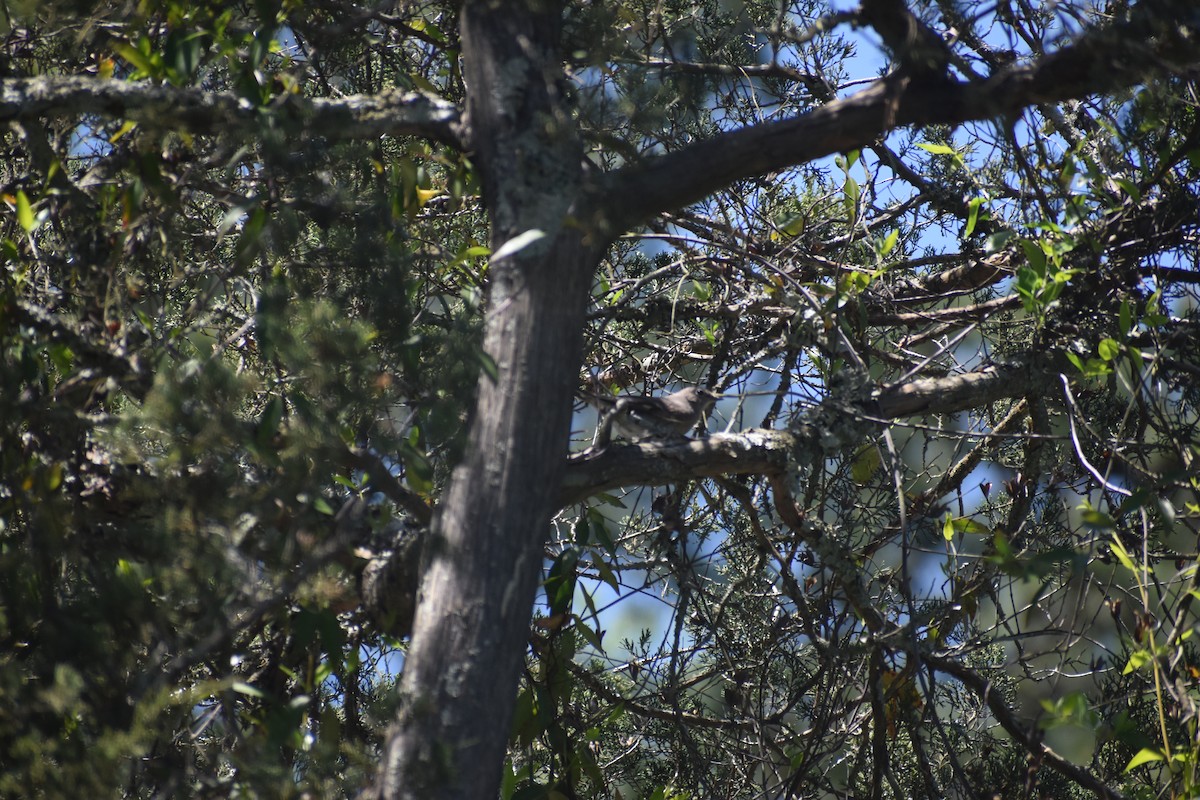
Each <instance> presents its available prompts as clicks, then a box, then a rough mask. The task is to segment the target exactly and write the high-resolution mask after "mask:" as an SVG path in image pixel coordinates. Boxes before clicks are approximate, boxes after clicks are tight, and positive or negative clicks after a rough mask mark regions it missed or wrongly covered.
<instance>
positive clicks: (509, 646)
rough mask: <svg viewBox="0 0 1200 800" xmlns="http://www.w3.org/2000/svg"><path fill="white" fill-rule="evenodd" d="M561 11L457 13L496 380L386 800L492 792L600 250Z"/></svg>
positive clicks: (415, 661)
mask: <svg viewBox="0 0 1200 800" xmlns="http://www.w3.org/2000/svg"><path fill="white" fill-rule="evenodd" d="M558 13H559V10H558V8H557V4H555V3H538V2H536V0H526V2H518V3H508V4H502V3H496V2H488V1H487V0H482V1H481V2H474V3H470V2H469V3H466V4H465V5H464V7H463V12H462V26H461V31H462V39H463V53H464V70H465V72H464V78H465V80H466V83H467V87H468V100H467V136H468V141H469V143H470V144H471V146H472V158H473V160H474V162H475V165H476V168H477V169H479V170H480V171H481V173H482V181H483V187H484V197H485V200H486V202H487V207H488V211H489V215H490V221H491V225H492V230H491V239H492V249H493V252H494V253H496V254H497V256H499V257H494V258H493V260H492V262H491V264H490V267H489V269H490V289H489V290H490V297H489V308H488V312H487V317H486V324H485V334H484V350H485V351H486V352H487V354H488V355H489V356H490V357H491V358H492V359H493V360H494V361H495V364H496V368H497V375H496V378H495V379H494V380H493V379H492V378H491V377H488V376H486V375H485V376H483V377H482V378H481V379H480V383H479V395H478V400H477V403H476V410H475V415H474V418H473V419H472V421H471V427H470V433H469V437H468V445H467V450H466V455H465V457H464V460H463V463H462V464H460V465H459V466H458V468H457V469H456V470H455V471H454V474H453V476H452V478H451V481H450V486H449V487H448V489H447V491H446V495H445V499H444V501H443V503H442V506H441V509H440V511H439V514H438V517H437V518H436V520H435V522H434V533H433V537H432V545H431V547H430V551H431V552H430V554H429V556H428V565H427V568H426V571H425V574H424V577H423V580H422V585H421V593H420V596H419V598H418V606H417V612H416V619H415V621H414V631H413V638H412V647H411V649H410V650H409V653H408V658H407V660H406V662H405V665H404V673H403V678H402V683H401V709H400V711H399V712H398V716H397V719H396V722H395V724H394V725H393V727H392V730H391V731H390V733H389V736H388V740H387V743H386V745H385V748H386V749H385V753H384V759H383V763H382V765H381V772H380V782H379V787H378V788H379V793H380V796H381V797H384V798H389V799H390V798H413V799H414V800H416V799H417V798H420V800H425V799H426V798H430V797H437V798H471V799H472V800H474V799H475V798H487V797H495V796H496V793H497V790H498V786H499V780H500V767H501V765H502V764H503V759H504V752H505V747H506V744H507V738H508V730H509V727H510V719H511V714H512V708H513V703H514V701H515V698H516V688H517V678H518V675H519V672H520V668H521V664H522V660H523V655H524V650H525V648H524V643H525V641H526V638H527V636H528V625H529V616H530V609H531V607H532V602H533V598H534V594H535V590H536V588H537V585H538V580H539V577H540V574H541V572H540V568H541V564H542V558H543V548H544V543H545V540H546V536H547V533H548V530H549V521H550V516H551V514H552V512H553V509H554V508H555V500H556V497H557V493H558V482H559V478H560V476H561V474H562V467H563V460H564V458H565V456H566V446H567V440H568V436H569V432H570V422H571V408H572V397H573V393H574V388H575V387H574V378H575V374H576V372H577V367H578V363H579V358H580V351H581V347H582V338H581V336H582V329H583V320H584V312H585V309H586V302H587V297H588V288H589V286H590V276H591V274H592V270H593V268H594V266H595V264H596V263H597V260H598V258H599V255H600V253H601V252H602V251H603V242H601V241H600V240H599V237H597V236H595V235H594V234H591V233H589V231H588V223H589V220H590V218H591V217H590V211H589V209H588V208H587V205H586V201H585V199H584V191H583V186H584V179H583V172H582V164H583V157H582V150H581V148H580V146H579V144H578V140H577V138H576V137H575V135H574V130H573V127H572V125H573V123H572V122H571V120H570V118H569V116H568V115H567V114H566V113H565V111H564V110H563V108H562V105H561V98H560V96H559V94H558V89H557V86H558V81H559V80H560V79H561V77H562V75H561V71H560V67H559V64H560V59H559V54H558V53H557V47H556V45H557V42H558ZM539 234H542V235H541V236H540V237H539ZM518 237H520V238H518ZM514 240H516V241H514ZM521 241H525V242H528V244H526V245H525V246H523V247H519V248H517V247H515V245H516V243H517V242H521ZM506 243H507V247H506ZM502 248H503V249H502ZM506 251H508V254H505V252H506Z"/></svg>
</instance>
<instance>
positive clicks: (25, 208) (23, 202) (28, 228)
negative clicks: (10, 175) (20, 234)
mask: <svg viewBox="0 0 1200 800" xmlns="http://www.w3.org/2000/svg"><path fill="white" fill-rule="evenodd" d="M17 222H19V223H21V227H22V228H24V229H25V232H26V233H33V229H34V228H36V227H37V220H36V219H34V216H33V206H32V205H30V204H29V197H28V196H27V195H26V194H25V192H23V191H21V190H20V189H18V190H17Z"/></svg>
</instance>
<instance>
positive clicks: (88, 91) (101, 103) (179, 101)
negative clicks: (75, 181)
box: [0, 76, 462, 148]
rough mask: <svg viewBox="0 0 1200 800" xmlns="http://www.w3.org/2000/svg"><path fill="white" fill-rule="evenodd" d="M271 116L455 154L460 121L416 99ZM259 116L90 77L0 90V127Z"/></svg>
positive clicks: (347, 102) (254, 119)
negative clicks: (427, 143)
mask: <svg viewBox="0 0 1200 800" xmlns="http://www.w3.org/2000/svg"><path fill="white" fill-rule="evenodd" d="M270 108H271V109H272V111H273V116H274V117H276V118H278V117H281V116H282V117H285V118H287V117H291V118H294V119H296V120H297V121H300V120H303V122H304V129H305V133H306V135H309V136H324V137H328V138H330V139H373V138H376V137H379V136H384V135H391V136H398V135H414V136H426V137H429V138H430V139H434V140H437V141H439V142H443V143H445V144H448V145H450V146H452V147H457V148H461V147H462V139H461V121H460V118H459V112H458V109H457V108H456V107H455V106H454V105H453V104H451V103H448V102H446V101H445V100H442V99H440V98H437V97H433V96H431V95H428V94H423V93H421V92H385V93H382V94H378V95H351V96H349V97H344V98H337V99H331V98H306V97H301V96H299V95H280V96H279V97H278V98H276V99H275V100H274V101H272V105H271V107H270ZM262 112H263V109H262V108H259V107H256V106H254V105H253V104H252V103H250V102H249V101H248V100H246V99H244V98H240V97H238V96H237V95H235V94H232V93H229V92H205V91H202V90H200V89H192V88H181V87H177V86H169V85H163V84H152V83H131V82H129V81H120V80H105V79H100V78H91V77H57V76H54V77H51V76H46V77H39V78H20V79H9V80H5V81H3V82H2V83H0V122H12V121H18V122H20V121H29V120H36V119H42V118H44V117H47V116H70V117H79V116H82V115H85V114H96V115H99V116H102V117H109V118H112V119H131V120H136V121H138V122H141V123H143V124H147V125H160V126H161V125H170V126H172V127H181V128H184V129H186V130H188V131H190V132H192V133H200V134H203V133H214V132H228V131H229V130H230V129H231V128H233V129H257V128H258V127H260V126H261V125H262V124H263V114H262Z"/></svg>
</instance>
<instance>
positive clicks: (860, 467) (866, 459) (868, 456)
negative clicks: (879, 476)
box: [850, 444, 883, 486]
mask: <svg viewBox="0 0 1200 800" xmlns="http://www.w3.org/2000/svg"><path fill="white" fill-rule="evenodd" d="M881 463H883V459H882V457H881V456H880V455H879V448H878V447H876V446H875V445H873V444H867V445H863V446H862V447H860V448H859V449H858V452H857V453H856V454H855V455H854V463H853V464H851V465H850V477H851V478H853V479H854V482H855V483H857V484H859V485H860V486H861V485H863V484H865V483H867V482H868V481H869V480H871V477H872V476H873V475H874V474H875V471H876V470H878V469H879V465H880V464H881Z"/></svg>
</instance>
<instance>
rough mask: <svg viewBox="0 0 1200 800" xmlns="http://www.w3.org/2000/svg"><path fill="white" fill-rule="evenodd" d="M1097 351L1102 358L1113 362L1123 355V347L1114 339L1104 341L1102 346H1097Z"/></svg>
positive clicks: (1101, 342)
mask: <svg viewBox="0 0 1200 800" xmlns="http://www.w3.org/2000/svg"><path fill="white" fill-rule="evenodd" d="M1096 351H1097V352H1098V353H1100V357H1101V358H1103V359H1104V360H1105V361H1112V360H1113V359H1114V358H1116V357H1117V356H1119V355H1121V345H1120V344H1119V343H1118V342H1117V341H1116V340H1114V339H1102V340H1101V341H1100V344H1099V345H1097V346H1096Z"/></svg>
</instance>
